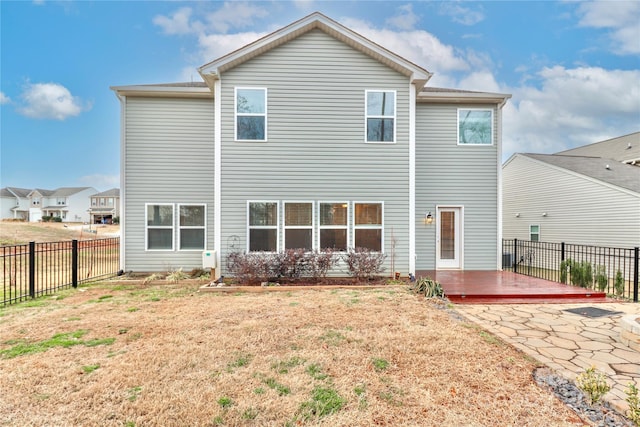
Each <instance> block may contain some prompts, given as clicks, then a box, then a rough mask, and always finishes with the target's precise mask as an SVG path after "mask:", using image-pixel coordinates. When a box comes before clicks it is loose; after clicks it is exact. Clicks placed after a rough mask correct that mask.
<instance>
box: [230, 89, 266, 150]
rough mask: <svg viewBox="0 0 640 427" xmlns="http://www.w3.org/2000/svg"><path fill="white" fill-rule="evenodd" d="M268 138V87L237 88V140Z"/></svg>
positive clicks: (264, 139)
mask: <svg viewBox="0 0 640 427" xmlns="http://www.w3.org/2000/svg"><path fill="white" fill-rule="evenodd" d="M266 140H267V89H261V88H236V141H266Z"/></svg>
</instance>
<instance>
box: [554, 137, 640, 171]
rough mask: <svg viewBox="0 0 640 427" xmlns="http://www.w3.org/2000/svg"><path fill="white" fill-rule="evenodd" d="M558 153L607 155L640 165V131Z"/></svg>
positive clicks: (620, 160) (619, 160)
mask: <svg viewBox="0 0 640 427" xmlns="http://www.w3.org/2000/svg"><path fill="white" fill-rule="evenodd" d="M556 154H563V155H571V156H594V157H607V158H610V159H614V160H616V161H618V162H622V163H630V164H633V165H639V166H640V132H635V133H630V134H629V135H624V136H620V137H617V138H611V139H607V140H605V141H600V142H594V143H593V144H588V145H583V146H581V147H576V148H572V149H570V150H565V151H560V152H559V153H556Z"/></svg>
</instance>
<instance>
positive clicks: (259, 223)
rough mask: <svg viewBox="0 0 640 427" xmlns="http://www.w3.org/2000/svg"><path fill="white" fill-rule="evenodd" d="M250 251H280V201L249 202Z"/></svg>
mask: <svg viewBox="0 0 640 427" xmlns="http://www.w3.org/2000/svg"><path fill="white" fill-rule="evenodd" d="M248 214H249V221H248V223H249V245H248V246H249V251H250V252H253V251H267V252H277V251H278V202H249V212H248Z"/></svg>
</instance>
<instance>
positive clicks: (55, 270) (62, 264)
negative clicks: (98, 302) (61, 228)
mask: <svg viewBox="0 0 640 427" xmlns="http://www.w3.org/2000/svg"><path fill="white" fill-rule="evenodd" d="M0 257H1V260H0V262H1V264H2V271H1V272H0V273H1V274H2V288H0V291H1V292H2V295H0V297H2V298H0V300H1V301H2V304H3V305H7V304H13V303H17V302H20V301H24V300H27V299H30V298H36V297H38V296H40V295H46V294H51V293H54V292H55V291H57V290H60V289H65V288H69V287H74V288H75V287H77V286H78V284H79V283H83V282H86V281H89V280H95V279H101V278H106V277H110V276H114V275H116V274H117V272H118V270H119V269H120V268H119V266H120V239H119V238H118V237H113V238H108V239H95V240H80V241H79V240H70V241H65V242H48V243H35V242H29V243H28V244H24V245H13V246H2V247H0Z"/></svg>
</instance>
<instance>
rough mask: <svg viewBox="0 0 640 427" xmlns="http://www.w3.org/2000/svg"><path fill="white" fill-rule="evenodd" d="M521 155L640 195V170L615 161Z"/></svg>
mask: <svg viewBox="0 0 640 427" xmlns="http://www.w3.org/2000/svg"><path fill="white" fill-rule="evenodd" d="M521 155H522V156H526V157H529V158H531V159H534V160H538V161H541V162H544V163H548V164H550V165H553V166H556V167H560V168H563V169H566V170H569V171H572V172H575V173H579V174H580V175H584V176H588V177H590V178H593V179H597V180H598V181H602V182H606V183H608V184H612V185H615V186H617V187H621V188H625V189H627V190H631V191H634V192H636V193H638V194H640V168H638V167H635V166H632V165H627V164H623V163H620V162H618V161H616V160H615V159H607V158H602V157H587V156H567V155H561V154H528V153H527V154H521Z"/></svg>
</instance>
